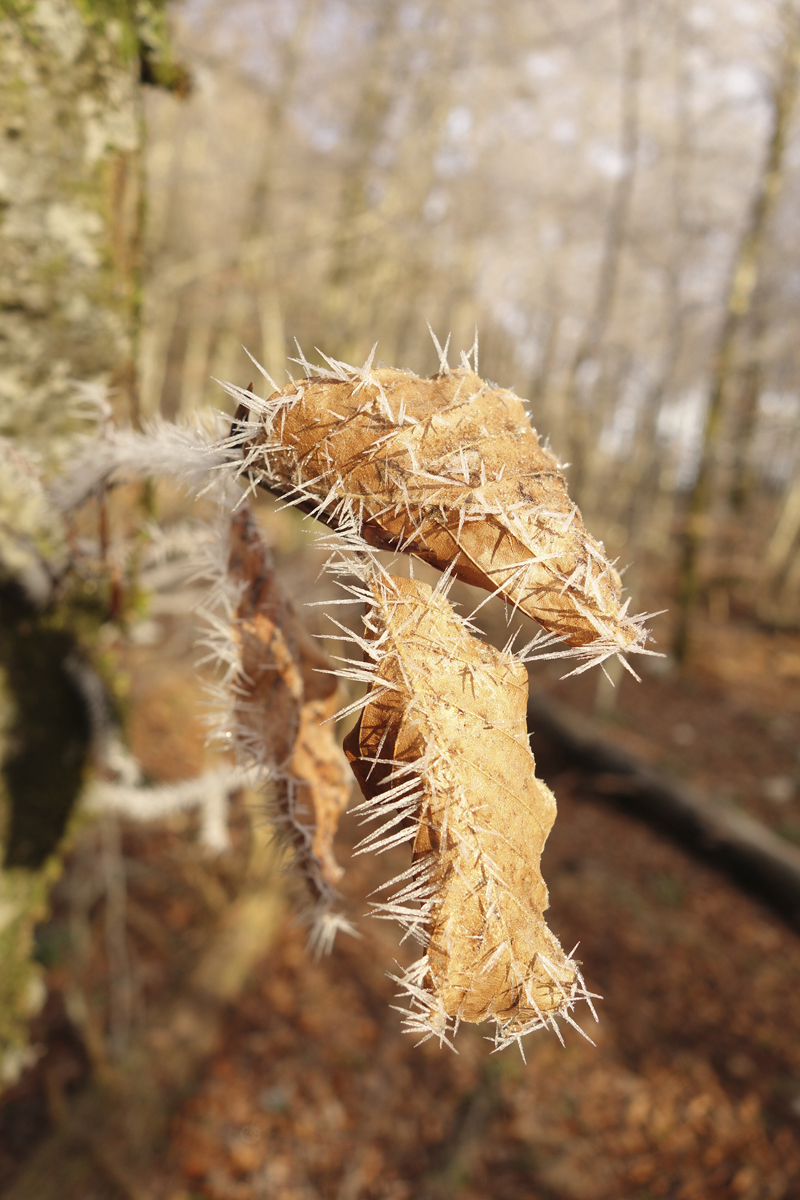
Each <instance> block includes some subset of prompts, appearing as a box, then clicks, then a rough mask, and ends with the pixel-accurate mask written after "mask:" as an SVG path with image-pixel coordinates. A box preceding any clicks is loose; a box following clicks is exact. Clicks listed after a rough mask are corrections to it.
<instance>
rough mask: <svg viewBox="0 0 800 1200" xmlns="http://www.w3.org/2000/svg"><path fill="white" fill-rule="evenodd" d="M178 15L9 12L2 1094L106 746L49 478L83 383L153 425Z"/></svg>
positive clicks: (64, 0)
mask: <svg viewBox="0 0 800 1200" xmlns="http://www.w3.org/2000/svg"><path fill="white" fill-rule="evenodd" d="M162 10H163V0H144V2H142V0H138V2H137V3H134V0H0V450H2V451H3V454H0V459H2V460H3V462H2V464H1V465H0V475H2V476H3V478H2V479H0V599H3V604H2V605H0V608H2V616H0V621H2V622H3V628H2V631H0V863H2V864H3V865H2V866H0V1087H2V1085H3V1083H7V1082H9V1081H11V1080H13V1079H14V1077H15V1076H16V1074H17V1073H18V1072H19V1070H20V1068H21V1066H23V1065H24V1063H25V1061H26V1051H25V1048H24V1044H25V1038H24V1023H25V1019H26V1017H27V1015H28V1014H29V1013H30V1011H31V1010H32V1008H34V1007H35V1005H36V1003H37V998H39V997H40V994H41V992H42V986H41V983H40V982H37V973H36V971H37V969H36V967H35V966H34V965H33V964H32V962H31V961H30V960H31V947H32V943H33V931H34V925H35V923H36V921H37V920H39V919H41V917H42V915H43V914H44V911H45V905H46V899H47V894H48V890H49V886H50V883H51V882H52V880H53V879H54V878H55V877H56V876H57V874H58V870H59V866H58V852H59V845H60V843H61V838H62V835H63V832H64V830H65V828H66V825H67V821H68V818H69V814H70V811H71V808H72V805H73V802H74V800H75V798H76V796H77V794H78V792H79V790H80V787H81V784H82V781H83V776H84V772H85V765H86V759H87V755H88V750H89V743H90V728H89V718H88V713H87V711H86V706H85V702H84V701H83V699H82V696H81V691H80V687H79V686H78V683H77V682H76V679H77V677H78V675H79V673H80V672H79V670H77V671H76V663H77V665H78V667H79V665H80V664H79V659H80V643H81V641H82V640H83V639H85V635H86V634H87V633H88V636H89V640H91V636H92V628H93V629H95V630H96V629H97V628H98V627H99V624H100V622H101V621H102V620H103V619H105V615H104V613H103V609H102V604H97V603H93V604H92V605H91V606H90V607H88V608H87V602H86V597H84V596H83V595H82V594H81V595H78V593H79V592H80V588H78V589H77V592H76V587H75V585H72V584H65V583H64V581H63V579H62V581H61V584H60V585H58V584H57V583H56V581H57V580H58V579H59V576H62V575H63V570H64V566H65V564H66V562H67V561H68V555H67V553H66V542H65V538H64V531H63V530H62V529H61V527H60V521H59V518H58V516H57V514H55V513H54V512H53V511H52V509H51V508H50V506H49V504H48V502H47V497H46V494H45V492H44V491H43V490H42V488H41V486H40V484H39V483H38V481H37V480H36V478H35V475H36V472H38V471H44V472H45V474H46V473H47V472H48V471H49V470H50V469H51V468H54V467H56V466H57V465H58V464H59V462H61V461H63V459H64V457H65V455H66V454H68V452H69V441H70V434H71V432H72V431H74V429H75V428H76V418H75V414H74V410H73V403H74V400H75V398H76V388H75V382H76V381H78V380H80V381H89V382H97V383H102V384H104V385H105V386H107V387H108V388H109V389H110V395H111V399H112V404H113V406H114V408H115V411H116V414H117V416H118V417H119V418H122V419H127V420H133V421H134V422H135V421H136V420H137V416H138V403H137V389H136V371H135V360H136V340H137V329H138V312H139V295H140V266H139V263H140V238H141V226H142V215H143V204H142V169H141V163H142V160H141V141H142V116H141V97H140V91H141V80H142V79H143V78H144V79H148V80H151V81H158V74H159V71H160V70H161V71H162V72H163V71H164V70H165V69H166V68H165V63H166V64H167V65H168V59H167V57H166V54H165V46H166V43H165V40H164V34H165V26H164V18H163V11H162ZM12 444H13V448H12ZM31 463H35V464H36V470H35V471H32V470H30V469H29V466H28V464H31ZM6 601H7V603H6ZM87 622H88V625H87ZM90 627H92V628H90ZM37 689H38V691H37ZM73 735H74V736H73Z"/></svg>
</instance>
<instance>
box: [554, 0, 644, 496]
mask: <svg viewBox="0 0 800 1200" xmlns="http://www.w3.org/2000/svg"><path fill="white" fill-rule="evenodd" d="M619 17H620V31H621V37H622V59H623V61H622V70H621V76H620V87H621V92H620V146H619V152H620V170H619V175H618V177H617V181H616V185H615V187H614V191H613V194H612V197H611V204H610V206H609V210H608V217H607V220H606V230H605V236H604V240H603V254H602V259H601V262H600V272H599V274H598V277H597V285H596V290H595V294H594V301H593V304H592V308H591V311H590V313H589V317H588V319H587V321H586V323H585V325H584V329H583V333H582V335H581V337H580V339H579V341H578V345H577V348H576V350H575V354H574V355H573V358H572V362H571V364H570V367H569V373H568V376H567V383H566V396H565V399H566V405H565V407H566V410H567V419H568V422H569V426H570V452H569V455H570V459H571V462H572V473H571V477H570V478H571V484H570V487H571V489H572V490H573V494H574V495H575V496H576V497H577V499H578V503H581V501H582V499H583V493H584V490H585V487H586V481H587V475H588V473H589V463H588V455H589V453H590V447H591V446H592V445H594V444H595V441H596V438H595V435H596V432H597V429H596V426H597V424H598V422H597V419H595V420H593V419H592V412H591V408H592V400H593V399H594V390H595V388H594V385H595V383H596V381H597V378H598V377H599V373H600V371H601V370H602V364H601V363H600V362H599V361H598V358H599V356H600V355H601V353H602V343H603V338H604V337H605V333H606V330H607V328H608V325H609V322H610V321H611V318H612V316H613V312H614V303H615V299H616V292H617V284H618V280H619V271H620V263H621V260H622V253H623V250H624V247H625V231H626V227H627V224H628V214H629V212H630V207H631V199H632V197H633V188H634V182H635V176H636V158H637V154H638V149H639V87H640V82H641V69H642V50H641V42H640V37H639V13H638V0H620V10H619ZM591 371H594V372H595V377H594V378H593V379H588V378H587V375H588V374H589V373H590V372H591Z"/></svg>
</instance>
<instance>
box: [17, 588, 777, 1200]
mask: <svg viewBox="0 0 800 1200" xmlns="http://www.w3.org/2000/svg"><path fill="white" fill-rule="evenodd" d="M300 583H302V580H301V581H300ZM298 586H299V584H298ZM162 625H163V628H164V630H165V634H164V637H165V641H164V642H162V643H161V644H159V645H157V646H155V647H154V646H145V647H141V648H137V649H135V650H133V651H131V652H130V654H129V656H128V659H127V662H126V669H127V670H128V671H129V673H130V679H131V686H130V695H131V705H132V709H131V723H130V727H131V731H132V737H133V742H134V749H135V750H136V752H137V754H138V755H139V757H140V759H141V761H142V762H143V764H144V766H145V768H146V770H147V772H148V775H149V776H150V777H151V778H156V779H157V778H162V779H170V778H172V779H174V778H178V777H181V776H183V775H186V774H191V773H194V772H196V771H197V770H199V769H200V768H201V767H202V765H203V760H204V753H205V752H204V751H203V748H202V728H201V725H200V723H199V721H198V719H197V717H196V715H195V713H194V709H193V705H194V700H195V697H196V690H197V687H196V683H195V682H194V680H193V676H192V675H191V671H190V670H188V668H187V669H184V666H183V665H181V655H180V653H177V654H176V653H175V651H176V650H178V651H179V650H180V647H179V646H177V647H176V646H170V647H169V653H167V652H166V650H165V644H166V643H168V642H169V640H170V638H174V637H176V636H177V635H176V634H175V633H174V628H173V626H172V625H171V623H170V618H168V617H164V618H163V619H162ZM705 634H706V635H707V636H704V638H703V647H704V648H703V651H702V654H700V655H699V656H698V658H697V661H696V663H695V665H694V666H693V667H692V669H691V670H690V671H686V672H684V673H677V672H672V673H668V674H666V675H664V674H663V673H662V674H658V673H656V674H653V673H647V674H645V675H644V678H643V682H642V684H641V685H637V684H636V683H635V681H634V680H632V679H625V680H624V681H623V683H622V684H621V686H620V688H619V691H618V693H617V694H616V702H615V704H614V707H613V709H612V710H611V711H610V713H608V715H607V716H606V718H604V720H603V726H604V728H605V730H606V732H607V734H608V736H609V737H611V738H612V739H616V740H618V741H619V742H620V743H622V744H623V745H625V746H626V748H628V749H629V750H632V751H633V752H634V753H636V754H638V755H639V756H641V757H644V758H646V759H648V760H649V761H651V762H655V763H658V764H660V765H661V766H662V767H664V768H665V769H668V770H671V771H674V772H676V773H677V774H679V775H681V776H682V777H684V778H687V779H690V780H692V781H693V782H695V783H697V784H698V785H699V786H701V787H703V788H704V789H705V790H706V791H708V792H709V793H712V794H714V795H715V796H716V797H717V798H722V799H726V800H728V801H729V802H731V803H734V804H740V805H741V806H742V807H743V808H745V809H747V810H748V811H750V812H751V813H752V814H753V815H755V816H757V817H759V819H761V820H763V821H764V822H765V823H767V824H769V825H771V826H772V827H773V828H774V829H776V830H777V831H778V832H781V833H783V834H784V835H786V836H789V837H790V838H792V839H794V840H796V839H797V838H798V836H799V835H800V801H798V798H797V793H798V789H797V783H798V767H799V766H800V764H798V759H797V747H798V744H799V743H800V639H798V638H797V637H791V636H790V635H788V634H786V635H773V634H768V633H766V632H763V631H759V630H756V629H752V628H734V627H733V626H728V625H721V626H714V627H712V626H709V628H708V629H707V630H706V631H705ZM176 662H177V663H178V665H177V666H176ZM558 673H559V674H560V673H563V672H558ZM554 677H555V673H551V672H549V671H547V670H541V669H540V670H539V672H538V673H537V676H536V677H535V682H536V685H537V686H540V687H543V688H545V690H549V688H550V687H552V686H555V685H554V683H553V679H554ZM596 679H597V676H596V673H593V674H592V676H591V677H589V678H588V679H587V677H580V678H578V679H576V680H573V681H568V682H565V683H563V684H559V685H558V689H557V691H556V692H555V693H554V694H557V695H558V698H559V699H560V700H561V701H562V702H568V703H572V704H574V705H575V706H576V707H578V708H581V709H583V710H584V711H587V710H589V709H590V708H591V707H592V706H593V704H594V702H595V699H596V694H595V688H596V686H597V683H596ZM603 703H604V704H605V707H606V710H608V703H607V697H606V698H605V699H604V700H603ZM550 782H551V786H553V788H554V791H555V792H556V794H557V797H558V803H559V814H558V820H557V821H556V825H555V828H554V830H553V833H552V834H551V837H550V840H549V841H548V844H547V847H546V851H545V855H544V861H543V870H544V875H545V878H546V880H547V882H548V885H549V888H550V911H549V914H548V921H549V923H550V925H551V927H552V929H553V930H554V932H555V933H556V934H557V935H558V937H559V938H560V939H561V941H562V943H563V944H564V945H565V947H566V948H571V947H572V946H573V945H574V944H575V943H576V942H580V950H579V952H578V958H579V959H581V960H582V962H583V972H584V975H585V978H586V980H587V983H588V985H589V987H590V989H591V990H592V991H593V992H596V993H599V994H600V995H601V996H602V1000H600V1001H598V1002H597V1008H598V1014H599V1018H600V1021H599V1024H597V1025H596V1024H595V1023H594V1021H593V1020H592V1019H591V1015H590V1014H589V1012H588V1011H586V1012H584V1013H583V1014H582V1015H580V1017H579V1020H580V1023H581V1025H582V1027H583V1028H584V1029H585V1030H586V1032H587V1033H588V1034H589V1036H590V1037H591V1038H593V1040H594V1042H595V1043H596V1044H595V1045H590V1044H589V1043H588V1042H587V1041H585V1040H584V1039H583V1038H582V1037H581V1036H580V1034H579V1033H578V1032H576V1031H575V1030H570V1029H567V1030H566V1033H565V1043H566V1045H565V1046H563V1047H562V1046H561V1045H560V1044H559V1042H558V1041H557V1040H556V1037H555V1036H554V1035H551V1034H544V1033H540V1034H537V1035H533V1036H532V1037H529V1038H527V1039H526V1040H525V1043H524V1048H525V1054H526V1057H527V1063H525V1062H523V1060H522V1058H521V1056H520V1054H519V1052H518V1050H516V1049H515V1048H512V1049H509V1050H506V1051H503V1052H502V1053H500V1054H492V1052H491V1051H492V1047H491V1044H490V1043H489V1042H487V1041H486V1040H485V1034H486V1033H488V1032H489V1031H488V1030H487V1029H483V1028H478V1029H476V1028H473V1027H462V1029H461V1031H460V1032H459V1034H458V1038H457V1041H456V1046H457V1049H458V1054H453V1053H452V1052H451V1051H450V1050H449V1049H447V1048H446V1047H444V1048H441V1047H440V1046H439V1045H438V1044H437V1043H436V1042H428V1043H426V1044H425V1045H422V1046H419V1047H415V1045H414V1043H413V1039H411V1038H409V1037H408V1036H407V1035H403V1034H402V1033H401V1030H400V1016H399V1014H398V1013H397V1012H396V1011H395V1010H394V1009H393V1008H392V1005H393V1004H394V1003H396V1000H395V999H394V992H395V986H394V985H393V983H392V981H391V979H390V978H389V977H388V973H389V972H390V971H392V970H393V969H394V967H395V964H396V962H397V961H399V962H400V963H401V964H403V965H404V964H405V963H407V962H409V961H410V959H411V957H412V956H413V955H412V951H411V950H410V948H409V947H408V946H407V945H405V946H400V945H399V944H398V940H399V939H398V936H397V934H396V931H395V929H394V927H393V926H391V925H387V924H385V923H383V922H379V921H375V920H372V919H370V918H368V917H367V918H365V917H364V915H363V914H364V913H365V911H366V909H367V907H368V901H367V896H368V894H369V893H370V892H372V891H373V889H375V888H376V887H377V886H378V885H379V884H380V883H381V882H382V881H383V880H385V879H387V878H388V877H389V876H390V875H391V874H394V873H396V872H397V871H398V870H401V869H403V868H404V865H405V864H404V861H403V857H402V854H401V852H399V851H398V852H393V853H392V854H391V855H387V856H385V858H383V859H378V860H377V861H375V860H372V859H371V858H355V859H352V860H351V859H350V857H349V856H350V850H351V848H352V845H353V844H354V842H355V841H356V840H357V838H358V836H359V835H358V830H357V827H356V822H355V820H354V819H353V818H348V817H346V818H345V820H344V822H343V825H342V829H341V833H340V837H339V843H338V856H339V860H340V862H342V863H343V864H346V866H347V873H346V876H345V881H344V886H343V890H344V895H345V906H346V909H347V910H348V912H349V913H350V915H351V916H352V918H353V919H354V920H355V921H356V923H357V925H358V928H359V931H360V934H361V936H360V937H359V938H358V939H355V938H349V937H340V939H339V940H338V941H337V944H336V946H335V948H334V951H333V954H332V955H331V956H330V957H329V958H324V959H321V960H318V961H315V960H313V959H311V958H310V957H309V956H308V954H307V952H306V949H305V939H306V934H305V930H304V929H303V927H302V926H301V925H299V924H298V923H297V922H296V920H294V919H293V917H292V913H291V911H290V910H287V912H286V914H285V915H284V916H283V917H282V918H281V920H280V923H279V926H278V928H277V930H276V933H275V937H274V941H273V942H272V945H271V948H270V949H269V951H268V952H267V953H266V954H265V955H264V957H263V959H262V960H261V961H260V963H259V964H258V966H257V969H256V970H254V971H253V973H252V975H251V977H250V979H249V980H248V982H247V985H246V987H245V988H244V991H243V992H242V994H241V995H240V997H239V998H238V999H237V1000H236V1001H235V1002H234V1003H232V1004H231V1005H229V1006H228V1008H227V1009H226V1010H225V1012H224V1015H223V1018H222V1021H221V1024H220V1027H219V1032H218V1037H217V1040H216V1044H215V1047H214V1049H213V1051H212V1052H211V1053H210V1055H208V1056H207V1057H206V1058H205V1059H204V1061H203V1063H202V1065H201V1067H200V1070H199V1075H198V1076H197V1078H196V1080H195V1083H194V1085H193V1086H192V1087H191V1088H190V1089H188V1090H187V1091H186V1093H185V1094H184V1096H183V1098H182V1100H181V1101H180V1103H179V1104H178V1105H177V1108H176V1111H175V1112H174V1115H173V1117H172V1120H171V1124H170V1126H169V1134H168V1137H167V1138H166V1140H165V1141H163V1143H162V1144H161V1146H160V1149H159V1152H158V1154H157V1156H156V1159H155V1161H151V1162H150V1163H149V1164H143V1165H142V1172H143V1173H142V1177H141V1180H140V1181H139V1190H138V1191H133V1192H128V1193H127V1195H128V1197H130V1196H132V1195H134V1194H135V1195H137V1196H147V1197H152V1200H362V1198H363V1200H417V1198H421V1200H425V1198H434V1197H439V1198H449V1197H454V1198H455V1197H457V1198H458V1200H479V1198H480V1200H555V1198H558V1200H562V1198H563V1200H655V1198H656V1197H668V1198H674V1200H695V1198H696V1200H733V1198H744V1200H757V1198H758V1200H761V1198H764V1200H766V1198H768V1197H769V1198H774V1200H783V1198H785V1200H792V1198H793V1197H796V1196H798V1195H800V1003H798V995H800V938H798V936H797V934H796V932H793V931H792V930H791V929H790V928H789V927H787V926H786V925H785V924H783V923H782V922H781V921H780V920H779V919H778V918H777V917H776V916H774V915H773V914H772V913H771V912H770V911H768V910H767V909H766V908H764V907H762V906H761V905H759V903H758V902H756V901H755V900H753V899H752V898H750V897H748V896H746V895H744V894H743V893H742V892H741V891H740V890H739V889H737V887H736V886H735V885H734V884H733V883H731V882H730V881H729V880H728V879H727V878H726V877H725V876H723V875H721V874H719V873H717V872H716V871H715V870H713V869H712V868H710V867H709V866H707V865H705V864H703V863H701V862H699V861H697V860H696V859H694V858H692V857H691V856H689V855H687V854H686V853H685V852H684V851H683V850H682V849H681V848H680V847H679V846H677V845H676V844H674V843H673V842H671V841H670V840H668V839H667V838H666V837H664V836H662V835H661V834H659V833H658V832H656V831H654V830H653V829H651V828H648V827H646V826H645V825H642V824H640V823H638V822H637V821H635V820H633V819H632V818H631V817H630V816H628V815H625V814H623V813H621V812H620V811H618V810H616V809H615V808H614V807H613V806H611V805H610V804H606V803H604V802H602V801H600V802H598V800H597V799H596V797H589V796H588V795H586V794H582V793H581V791H580V784H579V782H578V780H577V777H574V776H572V775H570V773H566V774H565V775H563V776H562V777H561V778H560V779H556V780H551V781H550ZM234 817H235V819H234V847H233V850H232V851H231V852H230V854H229V855H227V856H222V858H221V859H219V860H216V861H215V862H209V861H208V860H207V857H206V856H204V853H203V852H202V851H201V849H200V848H199V847H198V846H197V845H196V844H195V842H194V841H193V840H192V836H191V835H192V831H193V822H192V818H190V817H184V816H180V817H172V818H170V819H169V820H168V821H165V822H162V823H161V824H159V825H152V826H148V827H143V826H135V825H126V826H124V827H123V831H122V846H123V860H124V862H125V864H126V875H127V888H128V895H127V903H128V910H127V911H128V937H129V950H130V958H131V962H132V963H133V964H134V968H135V975H136V979H137V991H136V1005H137V1006H138V1008H137V1011H138V1012H139V1014H140V1016H139V1019H140V1020H141V1021H143V1022H144V1023H146V1021H147V1012H148V1011H151V1010H152V1009H153V1008H154V1006H155V1005H156V1002H157V999H158V997H159V995H161V994H163V993H164V992H165V991H168V990H169V989H171V988H175V987H176V986H179V983H177V982H176V980H178V979H179V974H180V972H179V966H180V961H181V956H182V955H184V956H185V955H186V954H189V953H190V952H191V948H192V947H193V946H194V945H196V944H199V943H200V942H201V941H202V938H203V936H204V930H206V929H207V927H208V926H209V923H210V922H211V921H212V920H213V919H214V918H215V914H218V912H219V910H220V908H221V907H224V904H225V902H226V895H227V894H228V892H231V891H232V888H233V882H232V881H233V880H234V878H235V874H236V871H237V869H239V868H240V866H241V847H240V842H241V840H242V838H244V836H245V834H244V833H242V832H241V830H242V829H243V828H244V825H245V824H246V821H245V817H244V815H243V814H242V813H241V812H240V811H238V812H237V813H235V814H234ZM237 830H239V832H238V833H237ZM237 856H238V857H237ZM70 871H72V873H73V874H80V871H81V866H80V863H78V864H74V863H73V865H72V867H71V868H70V870H69V871H68V872H67V879H69V876H70ZM64 887H66V885H64ZM62 890H63V888H62ZM87 912H88V917H87V925H86V930H85V932H86V937H87V938H88V939H89V942H90V944H91V946H90V950H89V951H87V950H86V948H85V947H84V955H83V959H82V961H83V962H84V964H85V968H84V969H85V972H86V979H85V980H84V984H85V987H84V991H85V992H86V993H87V994H92V993H93V992H94V991H97V992H101V991H102V989H103V988H104V987H108V986H109V966H108V962H107V960H106V957H105V954H106V950H105V945H106V942H105V941H104V938H105V933H104V929H105V926H104V924H103V913H102V904H98V905H96V906H95V908H94V909H93V908H91V906H89V908H88V909H87ZM67 925H68V921H67V917H66V916H65V913H64V909H63V905H62V907H61V908H59V900H58V895H57V896H56V903H55V908H54V915H53V918H52V920H51V921H50V923H49V924H48V925H47V926H45V927H44V928H43V930H42V931H41V944H42V955H41V957H42V959H43V961H45V962H46V963H47V965H48V984H49V1000H48V1003H47V1006H46V1007H45V1009H44V1010H43V1013H42V1014H41V1016H40V1017H39V1018H38V1019H37V1021H36V1023H35V1026H34V1031H33V1033H34V1039H35V1040H36V1041H37V1042H38V1043H39V1044H40V1047H41V1057H40V1060H39V1063H38V1064H37V1066H36V1067H35V1068H33V1069H32V1070H30V1071H29V1072H27V1074H26V1075H25V1076H23V1078H22V1080H21V1081H20V1082H19V1084H17V1085H16V1087H14V1088H12V1089H10V1090H9V1091H7V1092H6V1093H5V1095H4V1096H3V1097H2V1098H0V1187H4V1186H5V1185H6V1184H7V1183H11V1182H13V1180H14V1178H15V1176H18V1175H19V1172H20V1170H21V1168H22V1167H23V1166H24V1164H25V1161H26V1158H27V1156H29V1155H30V1154H31V1153H32V1152H33V1151H34V1149H35V1147H36V1146H37V1144H38V1143H39V1142H40V1141H41V1139H42V1137H43V1136H44V1134H46V1132H47V1131H48V1129H50V1128H51V1127H52V1126H53V1124H54V1122H55V1121H57V1118H58V1113H57V1111H54V1110H57V1109H58V1108H59V1106H63V1105H64V1104H66V1105H69V1104H70V1103H72V1102H73V1100H74V1098H75V1097H77V1096H79V1095H80V1092H81V1089H83V1088H84V1087H85V1086H86V1084H87V1082H88V1081H89V1080H90V1078H91V1076H92V1073H93V1071H94V1070H95V1069H96V1064H95V1059H94V1058H93V1053H94V1052H93V1050H92V1047H91V1046H88V1047H87V1044H86V1037H85V1035H84V1036H81V1035H79V1033H78V1032H76V1030H77V1029H78V1028H79V1026H80V1022H77V1021H76V1020H75V1014H74V1012H70V1011H69V1010H70V1001H69V989H68V986H67V983H68V976H69V967H68V965H65V962H67V960H68V959H69V953H68V952H67V951H64V952H63V954H62V952H61V951H60V949H59V947H62V946H63V945H64V944H65V943H66V942H67V941H68V929H67ZM72 1007H73V1008H74V1000H73V1001H72ZM90 1040H91V1039H90ZM54 1081H55V1082H54ZM120 1189H121V1190H120ZM63 1194H64V1198H65V1200H108V1198H110V1200H116V1197H117V1196H118V1195H122V1196H125V1195H126V1191H125V1187H124V1184H120V1182H119V1180H117V1181H116V1182H113V1181H112V1182H109V1183H108V1188H107V1190H106V1191H103V1189H102V1188H100V1189H99V1190H97V1191H92V1192H91V1195H90V1194H89V1193H88V1192H85V1193H81V1194H77V1193H76V1194H75V1195H74V1196H73V1195H72V1193H69V1190H68V1188H66V1186H65V1189H64V1193H63ZM31 1200H33V1197H31Z"/></svg>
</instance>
